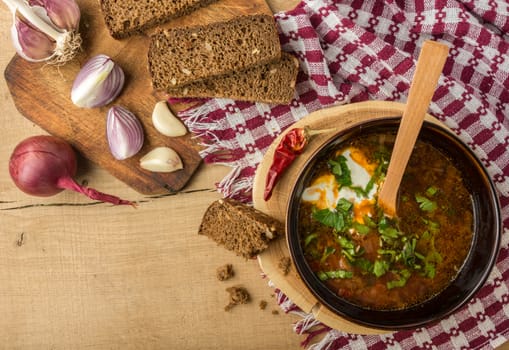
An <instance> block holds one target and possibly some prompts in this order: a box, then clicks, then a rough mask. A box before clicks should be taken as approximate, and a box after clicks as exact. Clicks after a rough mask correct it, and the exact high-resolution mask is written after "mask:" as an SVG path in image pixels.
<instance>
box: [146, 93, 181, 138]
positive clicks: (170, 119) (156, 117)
mask: <svg viewBox="0 0 509 350" xmlns="http://www.w3.org/2000/svg"><path fill="white" fill-rule="evenodd" d="M152 123H153V124H154V127H155V128H156V130H157V131H159V132H160V133H161V134H163V135H166V136H170V137H177V136H183V135H185V134H187V129H186V127H185V126H184V124H182V122H181V121H180V120H179V119H178V118H177V117H175V115H173V113H172V112H171V111H170V109H169V108H168V105H167V104H166V102H165V101H160V102H157V103H156V105H155V107H154V111H153V112H152Z"/></svg>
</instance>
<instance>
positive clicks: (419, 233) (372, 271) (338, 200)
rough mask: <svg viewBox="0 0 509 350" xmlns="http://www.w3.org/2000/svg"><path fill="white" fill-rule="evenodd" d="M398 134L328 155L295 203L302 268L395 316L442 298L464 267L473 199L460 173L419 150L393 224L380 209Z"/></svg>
mask: <svg viewBox="0 0 509 350" xmlns="http://www.w3.org/2000/svg"><path fill="white" fill-rule="evenodd" d="M394 139H395V135H387V134H374V133H373V134H367V135H363V136H359V137H357V138H355V139H353V140H351V141H349V142H348V144H342V145H340V146H338V148H337V149H335V150H332V151H330V152H329V153H328V154H326V155H325V156H324V157H323V158H322V159H320V160H319V161H318V162H317V163H316V166H315V169H314V172H313V174H312V176H311V179H310V181H309V182H308V183H307V184H306V185H305V189H304V191H303V193H302V196H301V200H300V204H299V205H300V210H299V239H300V244H301V247H302V249H303V252H304V256H305V258H306V261H307V263H308V264H309V266H310V268H311V269H312V270H313V272H314V273H315V274H316V275H317V277H318V278H319V279H320V280H321V281H323V283H325V284H326V285H327V286H328V287H329V288H330V289H332V290H334V291H335V292H336V293H337V294H338V295H339V296H340V297H342V298H344V299H346V300H348V301H349V302H351V303H353V304H356V305H359V306H362V307H365V308H370V309H377V310H393V309H401V308H405V307H408V306H411V305H415V304H417V303H420V302H423V301H425V300H427V299H429V298H430V297H432V296H433V295H435V294H437V293H439V292H440V291H441V290H443V289H444V288H445V287H446V286H447V285H448V284H449V283H450V281H451V280H453V279H454V277H455V276H456V274H457V272H458V271H459V269H460V268H461V266H462V265H463V263H464V261H465V258H466V256H467V255H468V252H469V250H470V246H471V242H472V234H473V233H472V232H473V212H472V199H471V196H470V193H469V191H468V190H467V188H466V187H465V185H464V183H463V181H462V177H461V173H460V171H459V170H458V169H457V168H456V167H455V165H454V164H453V162H452V161H451V160H450V159H448V158H447V157H446V156H445V155H443V154H442V153H441V152H440V151H439V150H437V149H435V148H434V147H432V146H431V145H429V144H427V143H425V142H422V141H417V143H416V146H415V148H414V150H413V152H412V156H411V158H410V160H409V163H408V166H407V169H406V171H405V174H404V176H403V180H402V183H401V186H400V192H399V204H398V217H397V218H389V217H386V216H385V215H384V213H383V211H382V210H381V209H380V208H379V207H378V206H377V191H378V189H379V187H380V185H381V183H382V182H383V179H384V176H385V172H386V170H387V165H388V160H389V159H390V151H391V149H392V146H393V144H394Z"/></svg>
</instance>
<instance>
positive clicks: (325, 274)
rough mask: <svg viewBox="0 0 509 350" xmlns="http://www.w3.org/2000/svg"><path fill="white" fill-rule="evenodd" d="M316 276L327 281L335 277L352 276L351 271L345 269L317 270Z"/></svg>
mask: <svg viewBox="0 0 509 350" xmlns="http://www.w3.org/2000/svg"><path fill="white" fill-rule="evenodd" d="M317 276H318V278H319V279H320V280H321V281H327V280H329V279H335V278H352V277H353V273H352V271H346V270H333V271H319V272H318V273H317Z"/></svg>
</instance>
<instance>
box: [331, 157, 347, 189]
mask: <svg viewBox="0 0 509 350" xmlns="http://www.w3.org/2000/svg"><path fill="white" fill-rule="evenodd" d="M346 162H347V161H346V157H345V156H343V155H340V156H338V157H337V158H336V159H331V160H329V162H328V163H329V166H330V167H331V172H332V173H333V174H334V176H335V177H336V181H337V182H338V183H339V184H340V185H342V186H350V185H351V184H352V175H351V172H350V169H349V168H348V164H346Z"/></svg>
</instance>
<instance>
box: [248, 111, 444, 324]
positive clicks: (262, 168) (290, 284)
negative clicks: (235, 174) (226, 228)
mask: <svg viewBox="0 0 509 350" xmlns="http://www.w3.org/2000/svg"><path fill="white" fill-rule="evenodd" d="M403 109H404V105H403V104H401V103H397V102H384V101H367V102H361V103H353V104H349V105H344V106H338V107H332V108H328V109H322V110H319V111H316V112H314V113H311V114H310V115H308V116H306V117H305V118H303V119H301V120H300V121H298V122H297V123H295V124H294V125H293V126H292V127H290V128H288V129H287V131H286V132H288V131H289V130H291V129H292V128H294V127H304V126H309V127H311V128H312V129H315V130H320V129H329V128H335V129H337V132H339V131H340V130H343V129H346V128H349V127H351V126H354V125H356V124H358V123H361V122H364V121H367V120H374V119H381V118H386V117H394V116H401V115H402V114H403ZM426 120H428V121H431V122H436V123H439V122H438V120H437V119H435V118H433V117H432V116H430V115H427V116H426ZM286 132H284V133H283V134H282V135H280V136H279V137H278V138H277V139H276V140H275V141H274V142H273V143H272V145H271V146H270V147H269V149H268V151H267V152H266V153H265V156H264V158H263V160H262V162H261V163H260V165H259V166H258V168H257V170H256V175H255V179H254V187H253V202H254V206H255V208H257V209H259V210H261V211H263V212H265V213H268V214H269V215H271V216H273V217H275V218H276V219H278V220H280V221H281V222H285V221H286V209H287V206H288V200H289V198H290V193H291V191H292V188H293V186H294V184H295V182H296V181H297V178H298V175H299V173H300V171H301V170H302V169H303V167H304V164H305V162H306V160H307V157H306V154H308V155H310V154H313V153H314V152H315V151H316V150H317V149H318V148H319V147H320V145H322V144H323V143H324V142H326V141H327V140H329V139H330V138H331V137H333V136H334V134H335V133H336V132H332V133H326V134H321V135H317V136H315V137H314V138H313V139H312V140H311V141H310V143H309V144H308V145H307V146H306V151H305V152H304V153H303V154H302V155H301V156H299V157H297V158H296V159H295V161H294V162H293V163H292V165H291V166H290V167H289V168H288V170H287V171H286V172H285V173H284V174H283V176H282V177H281V179H280V180H279V182H278V184H277V185H276V187H275V188H274V191H273V194H272V197H271V198H270V199H269V200H268V201H265V200H264V199H263V192H264V188H265V178H266V176H267V172H268V169H269V167H270V165H271V164H272V159H273V156H274V150H275V148H276V147H277V144H278V143H279V142H280V140H281V137H283V135H284V134H285V133H286ZM289 256H290V252H289V250H288V246H287V242H286V240H285V239H284V238H283V239H279V240H277V241H276V242H275V243H274V244H271V245H270V246H269V248H268V249H267V250H265V251H264V252H263V253H261V254H260V255H259V256H258V262H259V263H260V266H261V268H262V270H263V271H264V273H265V274H266V275H267V276H268V278H270V280H271V281H273V282H274V284H275V285H276V286H277V287H278V288H279V289H281V290H282V291H283V293H285V294H286V295H287V296H288V297H289V298H290V299H291V300H292V301H293V302H294V303H295V304H296V305H298V306H299V307H300V308H301V309H302V310H303V311H305V312H307V313H312V314H313V315H314V317H315V318H316V319H317V320H319V321H321V322H323V323H324V324H326V325H328V326H330V327H332V328H334V329H339V330H342V331H344V332H347V333H355V334H382V333H387V331H385V330H380V329H374V328H370V327H364V326H361V325H358V324H356V323H353V322H351V321H349V320H347V319H345V318H343V317H340V316H338V315H336V314H335V313H334V312H332V311H330V310H329V309H328V308H326V307H325V306H324V305H322V304H321V303H320V302H319V301H318V300H317V298H316V297H315V296H314V295H313V294H312V293H311V292H310V291H309V290H308V288H307V287H306V285H305V284H304V282H303V281H302V280H301V278H300V277H299V275H298V273H297V271H296V269H295V267H293V266H292V268H291V269H290V272H289V274H287V275H284V274H283V272H282V271H281V269H280V268H279V266H278V265H279V261H280V260H281V258H283V257H289Z"/></svg>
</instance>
